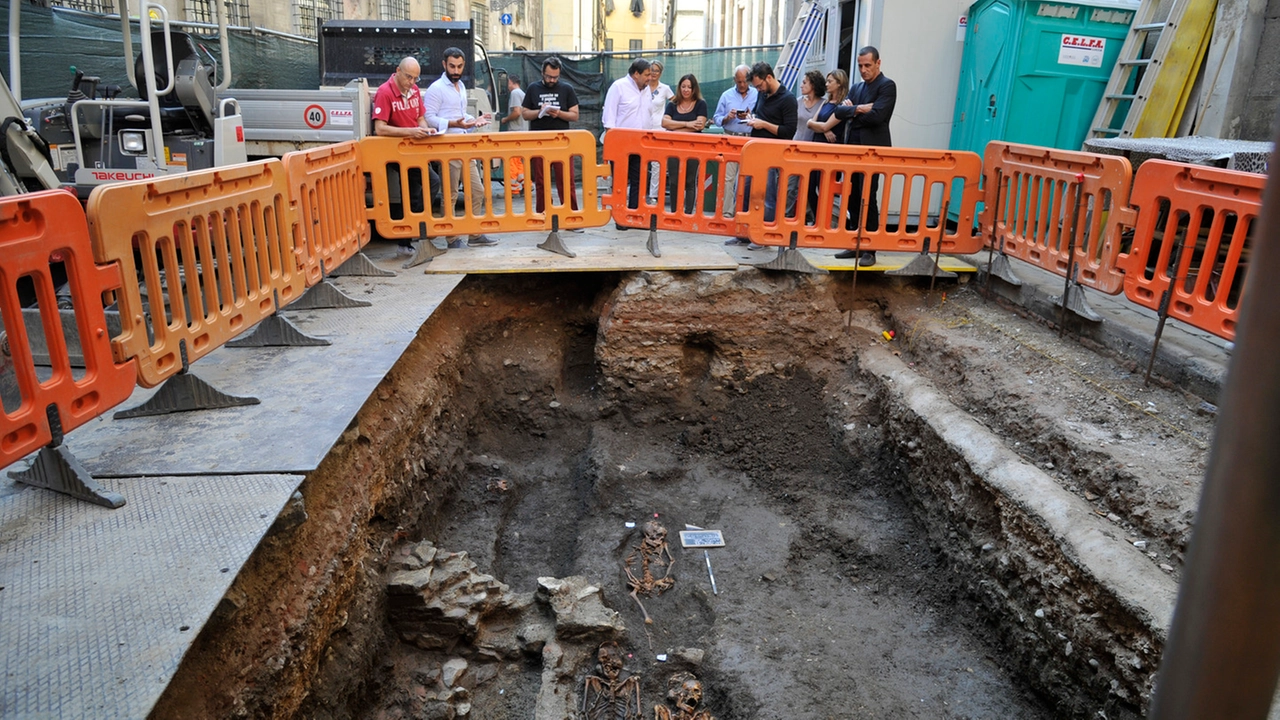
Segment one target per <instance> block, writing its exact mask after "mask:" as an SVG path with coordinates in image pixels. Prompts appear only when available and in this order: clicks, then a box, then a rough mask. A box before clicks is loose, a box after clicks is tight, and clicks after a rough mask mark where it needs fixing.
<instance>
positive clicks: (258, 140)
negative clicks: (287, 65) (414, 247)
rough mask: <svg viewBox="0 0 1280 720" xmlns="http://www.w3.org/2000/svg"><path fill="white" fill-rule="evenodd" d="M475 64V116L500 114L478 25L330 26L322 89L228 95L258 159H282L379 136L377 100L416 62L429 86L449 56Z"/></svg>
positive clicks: (325, 30) (468, 78) (469, 70)
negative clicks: (410, 59) (403, 64)
mask: <svg viewBox="0 0 1280 720" xmlns="http://www.w3.org/2000/svg"><path fill="white" fill-rule="evenodd" d="M449 47H457V48H459V49H461V50H462V52H463V53H464V55H465V56H466V57H467V59H468V60H467V67H466V70H465V71H464V72H463V77H462V82H463V83H464V84H465V85H466V86H467V88H468V93H467V94H468V99H469V102H468V111H469V112H471V114H473V115H477V116H478V115H480V114H482V113H486V112H493V111H494V110H495V109H496V107H497V96H496V83H495V82H494V79H493V70H492V68H491V66H490V63H489V58H488V53H487V52H486V51H485V49H484V46H483V45H481V44H480V43H478V42H476V40H475V27H474V24H473V22H472V21H470V20H468V21H435V20H432V21H412V20H404V21H384V20H330V21H326V22H325V23H324V24H323V25H321V27H320V33H319V60H320V63H319V65H320V82H319V87H318V89H316V90H251V89H244V88H236V89H228V90H227V91H226V97H234V98H235V99H236V101H237V102H238V104H239V106H240V111H241V113H242V114H243V116H244V132H245V141H246V143H247V148H248V154H249V156H250V157H275V156H279V155H283V154H284V153H286V152H290V151H293V150H302V149H306V148H310V147H316V146H318V145H325V144H329V143H334V142H342V141H344V140H351V139H360V138H362V137H365V136H367V135H370V134H372V132H373V128H372V126H371V125H372V119H371V116H372V97H373V92H374V91H375V90H376V89H377V88H378V86H379V85H381V84H382V83H384V82H386V80H387V78H389V77H391V75H392V73H393V72H395V69H396V66H397V65H399V63H400V60H401V59H402V58H403V57H405V56H407V55H412V56H414V57H416V58H417V59H418V61H419V62H420V63H421V65H422V82H423V84H424V85H425V84H427V83H428V82H431V81H433V80H434V78H435V77H436V76H437V74H438V73H439V72H440V66H441V60H442V58H443V57H444V51H445V49H446V48H449Z"/></svg>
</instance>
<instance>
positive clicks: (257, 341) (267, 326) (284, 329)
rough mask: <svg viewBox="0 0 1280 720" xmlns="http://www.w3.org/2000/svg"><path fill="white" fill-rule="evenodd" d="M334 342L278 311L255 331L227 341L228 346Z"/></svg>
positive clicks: (298, 345)
mask: <svg viewBox="0 0 1280 720" xmlns="http://www.w3.org/2000/svg"><path fill="white" fill-rule="evenodd" d="M332 344H333V343H331V342H329V341H328V340H325V339H324V338H318V337H314V336H311V335H308V334H306V333H304V332H302V331H301V330H299V329H298V328H297V326H296V325H294V324H293V323H291V322H289V319H288V318H286V317H284V316H282V315H280V314H279V313H276V314H275V315H269V316H267V317H266V318H264V319H263V321H262V322H260V323H258V326H257V327H256V328H254V329H253V332H251V333H249V334H248V335H245V336H244V337H241V338H236V339H235V340H231V341H230V342H228V343H226V346H227V347H233V348H247V347H324V346H326V345H332Z"/></svg>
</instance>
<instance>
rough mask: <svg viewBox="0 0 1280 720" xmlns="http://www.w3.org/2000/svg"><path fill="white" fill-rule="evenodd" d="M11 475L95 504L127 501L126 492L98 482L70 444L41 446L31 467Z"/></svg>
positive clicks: (114, 504)
mask: <svg viewBox="0 0 1280 720" xmlns="http://www.w3.org/2000/svg"><path fill="white" fill-rule="evenodd" d="M9 477H10V478H12V479H14V480H17V481H18V482H20V483H22V484H24V485H30V486H32V487H39V488H44V489H46V490H52V491H54V492H60V493H62V494H63V495H70V496H71V497H73V498H76V499H77V500H84V501H85V502H91V503H93V504H94V505H101V506H103V507H109V508H112V509H115V508H118V507H121V506H123V505H124V503H125V500H124V496H123V495H121V494H120V493H117V492H112V491H110V490H104V489H103V488H102V486H101V485H99V484H98V483H97V482H95V481H94V479H93V476H92V475H90V474H89V471H88V470H85V469H84V466H83V465H81V464H80V461H79V460H77V459H76V456H75V455H72V454H71V451H70V450H67V446H66V445H58V446H56V447H54V446H45V447H42V448H40V452H38V453H36V458H35V461H34V462H32V463H31V467H29V468H27V469H26V470H22V471H19V472H11V473H9Z"/></svg>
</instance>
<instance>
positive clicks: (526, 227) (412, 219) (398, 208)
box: [360, 130, 609, 238]
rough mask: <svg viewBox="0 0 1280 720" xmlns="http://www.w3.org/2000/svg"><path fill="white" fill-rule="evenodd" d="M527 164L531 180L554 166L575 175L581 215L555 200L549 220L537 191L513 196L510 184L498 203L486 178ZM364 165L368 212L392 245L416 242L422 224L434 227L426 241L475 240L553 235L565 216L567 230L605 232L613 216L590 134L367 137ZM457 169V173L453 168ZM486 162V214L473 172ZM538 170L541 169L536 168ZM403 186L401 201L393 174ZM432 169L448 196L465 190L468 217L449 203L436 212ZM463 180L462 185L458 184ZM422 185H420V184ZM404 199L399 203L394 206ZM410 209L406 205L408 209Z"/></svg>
mask: <svg viewBox="0 0 1280 720" xmlns="http://www.w3.org/2000/svg"><path fill="white" fill-rule="evenodd" d="M517 159H518V160H520V161H521V162H522V163H523V164H524V167H525V177H526V180H528V179H530V178H531V177H532V176H533V174H534V172H535V169H542V168H546V170H547V174H548V175H549V174H550V172H549V171H550V168H551V166H552V165H553V164H558V166H559V167H560V168H570V167H572V168H573V170H572V172H573V175H574V176H575V177H576V178H580V179H581V181H582V197H581V199H580V200H579V201H578V202H577V205H578V207H577V208H576V209H575V208H573V207H572V203H570V202H568V201H565V200H562V201H561V202H559V203H551V198H548V207H547V208H546V212H543V213H539V212H537V211H536V209H535V207H534V194H533V193H534V191H533V183H532V182H525V184H524V189H523V191H521V192H513V190H512V186H511V184H510V183H505V184H504V186H503V191H502V194H501V195H500V196H499V197H498V198H495V197H494V196H493V194H492V192H491V190H492V184H491V181H488V180H487V178H486V176H487V175H489V173H488V172H487V170H488V169H490V168H492V167H493V166H494V165H495V164H501V165H502V166H503V169H504V171H505V170H506V169H507V168H508V167H510V166H511V164H512V160H517ZM360 160H361V163H362V164H363V166H364V171H365V172H366V173H367V174H368V176H369V181H370V183H371V184H372V187H373V205H372V207H369V208H368V215H367V217H368V219H369V220H372V221H373V222H374V224H375V227H376V228H377V230H378V234H379V235H381V236H383V237H388V238H407V237H413V238H416V237H418V236H419V228H418V226H419V223H423V222H425V223H426V224H427V235H428V236H430V237H437V236H441V235H468V234H480V233H491V232H520V231H530V230H550V229H551V225H552V221H551V218H552V216H553V215H554V216H558V217H559V219H560V227H561V228H566V229H567V228H587V227H599V226H601V225H604V224H605V223H606V222H608V220H609V213H608V210H607V209H604V208H602V207H601V205H600V198H599V191H598V190H597V182H598V180H600V179H601V178H604V177H606V176H607V175H608V167H607V166H604V165H597V164H596V139H595V137H594V136H593V135H592V134H591V133H589V132H587V131H586V130H568V131H565V132H522V133H488V134H461V133H458V134H446V135H437V136H434V137H430V138H426V139H425V140H405V139H400V138H387V137H368V138H365V139H363V140H361V141H360ZM451 161H453V163H455V164H457V165H458V168H457V169H455V168H454V167H451ZM471 162H479V163H480V164H481V167H482V168H484V169H485V170H486V172H483V173H481V184H482V185H483V186H484V190H483V192H482V194H483V197H484V203H483V207H476V203H475V201H474V199H473V197H472V182H471V181H472V178H471V172H470V170H469V168H468V164H469V163H471ZM535 166H536V168H535ZM389 169H390V170H392V173H391V174H392V175H393V176H395V177H397V178H398V181H399V185H400V187H399V192H398V193H395V194H394V195H393V194H392V193H391V192H390V186H389V184H388V170H389ZM429 169H434V170H435V172H436V173H437V174H439V176H440V179H441V183H442V184H443V186H444V187H445V188H449V187H461V190H459V193H460V197H462V198H464V199H465V207H466V209H465V211H463V212H459V211H456V210H455V209H454V205H453V203H451V202H450V201H449V198H450V194H449V193H448V192H445V193H443V195H444V207H443V208H441V210H442V211H443V212H441V213H437V212H435V210H433V209H432V207H431V194H432V193H431V192H429V191H428V189H427V187H426V186H427V185H428V182H429V180H428V178H429V177H430V173H429ZM458 174H460V175H461V177H457V175H458ZM417 178H421V180H417ZM417 182H421V184H422V186H423V190H422V195H423V196H425V199H423V200H422V204H421V206H420V207H414V204H415V203H414V202H413V201H414V200H415V199H416V198H415V197H414V194H415V193H414V189H415V188H414V185H415V183H417ZM521 196H523V198H524V207H523V209H519V210H517V209H516V207H515V204H514V203H513V200H514V199H515V198H516V197H521ZM396 197H398V198H399V199H400V200H401V201H400V202H392V201H393V199H395V198H396ZM406 201H407V202H406Z"/></svg>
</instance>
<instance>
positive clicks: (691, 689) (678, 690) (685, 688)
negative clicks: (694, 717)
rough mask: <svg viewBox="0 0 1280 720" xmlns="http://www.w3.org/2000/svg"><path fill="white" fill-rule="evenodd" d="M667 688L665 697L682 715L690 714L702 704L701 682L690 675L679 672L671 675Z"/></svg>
mask: <svg viewBox="0 0 1280 720" xmlns="http://www.w3.org/2000/svg"><path fill="white" fill-rule="evenodd" d="M667 687H668V688H669V689H668V691H667V697H669V698H671V699H672V700H673V701H674V702H675V704H676V708H677V709H678V710H680V711H682V712H684V713H688V714H692V713H693V711H694V710H695V709H696V708H697V707H698V705H699V704H700V703H701V702H702V682H701V681H700V680H698V678H696V677H694V676H693V675H692V674H691V673H687V672H679V673H676V674H675V675H672V676H671V679H670V680H668V681H667Z"/></svg>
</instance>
